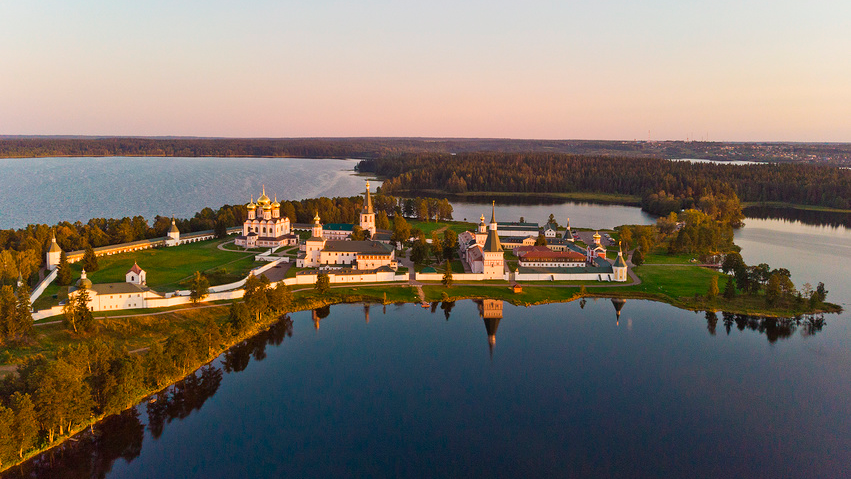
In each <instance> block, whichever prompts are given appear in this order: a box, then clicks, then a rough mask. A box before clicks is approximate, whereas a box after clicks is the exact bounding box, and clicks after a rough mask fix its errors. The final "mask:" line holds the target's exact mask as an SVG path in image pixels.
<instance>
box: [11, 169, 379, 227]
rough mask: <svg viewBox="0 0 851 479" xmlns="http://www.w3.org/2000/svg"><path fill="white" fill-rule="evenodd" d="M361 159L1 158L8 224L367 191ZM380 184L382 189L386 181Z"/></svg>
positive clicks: (148, 214) (190, 210) (183, 211)
mask: <svg viewBox="0 0 851 479" xmlns="http://www.w3.org/2000/svg"><path fill="white" fill-rule="evenodd" d="M357 161H358V160H333V159H309V158H157V157H102V158H22V159H0V228H4V229H5V228H22V227H24V226H26V225H27V224H30V223H46V224H51V225H53V224H56V223H58V222H60V221H71V222H73V221H82V222H84V223H85V222H86V221H88V220H89V219H91V218H123V217H125V216H135V215H142V216H144V217H145V218H147V219H148V221H149V222H153V219H154V217H155V216H156V215H162V216H171V215H174V216H177V217H182V218H188V217H192V216H193V215H195V213H197V212H198V211H201V210H202V209H203V208H206V207H210V208H219V207H220V206H222V205H225V204H231V205H233V204H242V203H248V200H249V199H250V196H251V195H254V198H255V199H257V196H258V195H259V194H260V189H261V187H262V185H264V184H265V185H266V186H267V190H266V193H267V194H268V195H269V196H270V197H271V196H274V195H276V194H277V195H278V199H279V200H301V199H304V198H316V197H319V196H328V197H332V196H350V195H357V194H362V193H363V190H364V179H365V178H364V177H362V176H357V175H356V174H355V172H354V167H355V165H356V164H357ZM372 181H373V185H371V186H372V188H373V191H375V186H378V185H380V183H381V182H380V181H375V180H372Z"/></svg>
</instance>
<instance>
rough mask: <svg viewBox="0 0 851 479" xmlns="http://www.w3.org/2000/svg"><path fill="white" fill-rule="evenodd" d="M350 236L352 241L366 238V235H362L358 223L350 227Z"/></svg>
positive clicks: (361, 229) (362, 231)
mask: <svg viewBox="0 0 851 479" xmlns="http://www.w3.org/2000/svg"><path fill="white" fill-rule="evenodd" d="M351 237H352V241H363V240H364V239H366V237H365V236H364V230H363V228H361V227H360V226H358V225H355V226H354V227H353V228H352V234H351Z"/></svg>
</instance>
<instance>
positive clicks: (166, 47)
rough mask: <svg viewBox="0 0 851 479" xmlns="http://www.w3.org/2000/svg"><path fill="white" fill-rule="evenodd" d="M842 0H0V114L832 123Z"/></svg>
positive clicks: (246, 127) (490, 123) (849, 83)
mask: <svg viewBox="0 0 851 479" xmlns="http://www.w3.org/2000/svg"><path fill="white" fill-rule="evenodd" d="M849 58H851V2H848V1H847V0H835V1H824V0H808V1H803V0H798V1H794V2H792V1H784V0H774V1H748V0H739V1H726V0H720V1H712V2H709V1H690V0H677V1H673V0H672V1H664V0H643V1H638V0H635V1H629V0H612V1H607V0H596V1H583V2H579V1H571V0H561V1H552V2H549V1H534V0H526V1H506V0H489V1H462V0H455V1H443V0H429V1H422V0H420V1H405V0H395V1H371V0H362V1H342V0H340V1H326V0H304V1H300V2H291V1H286V0H269V1H267V0H243V1H224V0H204V1H193V0H169V1H159V0H149V1H145V2H130V1H126V0H110V1H92V0H77V1H70V0H68V1H55V0H53V1H49V0H46V1H40V0H6V1H2V2H0V134H5V135H133V136H161V135H176V136H218V137H340V136H345V137H352V136H382V137H393V136H406V137H410V136H416V137H487V138H543V139H620V140H687V139H696V140H710V141H837V142H849V141H851V61H849Z"/></svg>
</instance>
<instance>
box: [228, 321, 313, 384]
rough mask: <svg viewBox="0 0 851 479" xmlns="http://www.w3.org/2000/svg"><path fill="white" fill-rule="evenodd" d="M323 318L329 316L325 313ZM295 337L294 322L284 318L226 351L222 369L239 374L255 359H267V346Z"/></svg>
mask: <svg viewBox="0 0 851 479" xmlns="http://www.w3.org/2000/svg"><path fill="white" fill-rule="evenodd" d="M322 314H324V315H323V316H322V317H323V318H324V317H326V316H328V312H323V313H322ZM292 335H293V320H292V319H291V318H290V317H289V316H283V317H282V318H281V320H280V321H278V322H277V323H275V324H273V325H272V327H270V328H269V329H268V330H266V331H264V332H262V333H260V334H258V335H256V336H252V337H250V338H248V339H246V340H245V341H243V342H241V343H239V344H237V345H236V346H234V347H232V348H230V349H228V350H227V351H225V354H224V358H223V359H222V367H223V368H224V370H225V372H226V373H238V372H240V371H243V370H245V368H246V367H247V366H248V362H249V361H250V360H251V358H252V357H253V358H254V360H255V361H262V360H264V359H266V346H267V345H269V344H271V345H274V346H277V345H279V344H281V342H282V341H283V340H284V338H285V337H292Z"/></svg>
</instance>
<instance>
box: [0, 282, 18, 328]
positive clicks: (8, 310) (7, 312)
mask: <svg viewBox="0 0 851 479" xmlns="http://www.w3.org/2000/svg"><path fill="white" fill-rule="evenodd" d="M17 314H18V311H17V300H16V298H15V292H14V290H13V289H12V287H11V286H9V285H6V286H3V287H2V288H0V339H3V338H8V337H12V336H14V335H15V334H16V333H17V330H16V328H17V321H15V319H16V316H17Z"/></svg>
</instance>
